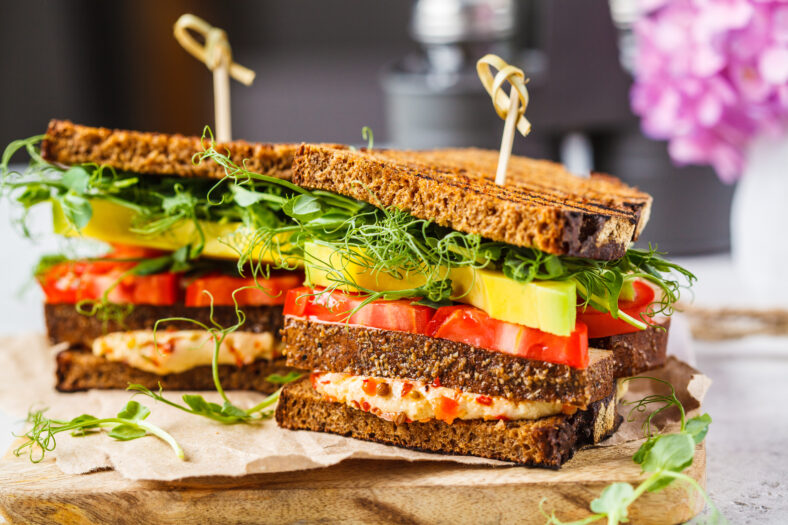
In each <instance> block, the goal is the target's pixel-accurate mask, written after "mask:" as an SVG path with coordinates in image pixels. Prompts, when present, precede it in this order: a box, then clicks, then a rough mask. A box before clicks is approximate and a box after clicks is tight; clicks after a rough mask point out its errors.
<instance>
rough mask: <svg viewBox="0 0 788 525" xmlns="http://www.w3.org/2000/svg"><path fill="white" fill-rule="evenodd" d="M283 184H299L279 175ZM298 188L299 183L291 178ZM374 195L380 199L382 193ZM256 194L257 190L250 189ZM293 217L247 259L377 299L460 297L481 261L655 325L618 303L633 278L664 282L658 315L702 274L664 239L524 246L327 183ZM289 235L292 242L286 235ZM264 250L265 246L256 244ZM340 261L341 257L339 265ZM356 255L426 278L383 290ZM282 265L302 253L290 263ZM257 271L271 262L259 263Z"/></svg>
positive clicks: (232, 173) (290, 212)
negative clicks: (647, 243) (454, 276)
mask: <svg viewBox="0 0 788 525" xmlns="http://www.w3.org/2000/svg"><path fill="white" fill-rule="evenodd" d="M199 158H200V159H203V158H211V159H213V160H214V161H216V162H219V163H220V165H222V166H223V167H224V168H225V171H226V173H227V174H228V176H229V177H231V178H232V179H233V180H236V181H241V182H244V181H250V180H254V178H255V177H258V176H259V175H258V174H255V173H253V172H250V171H248V170H247V169H246V167H245V166H239V165H237V164H235V163H233V162H232V160H231V159H230V158H229V157H228V156H227V155H224V154H222V153H221V152H219V151H217V150H216V148H215V145H214V144H213V143H211V144H207V145H206V149H205V151H204V152H203V153H201V154H200V157H199ZM269 182H271V183H274V184H282V185H285V184H287V185H289V184H290V183H284V182H283V181H279V180H278V179H274V180H271V181H269ZM283 187H287V188H289V186H283ZM370 194H371V197H372V200H373V202H374V200H375V199H374V195H373V194H372V193H370ZM248 199H249V200H252V197H248ZM281 211H282V212H283V213H284V214H285V215H286V216H287V217H288V218H289V219H290V220H289V221H282V222H281V223H280V224H279V225H278V226H277V225H271V223H269V224H260V225H258V227H257V229H256V232H255V236H254V243H252V244H254V247H251V246H250V247H249V248H248V249H247V250H246V252H244V253H242V254H241V257H240V261H239V265H241V264H247V263H249V262H254V259H255V257H254V254H255V253H258V254H259V253H274V254H277V255H278V256H279V258H280V259H281V260H284V259H285V258H289V259H288V260H289V261H292V260H293V258H295V259H301V260H304V262H305V263H306V264H307V265H308V266H311V267H315V268H317V269H318V270H319V271H321V272H323V273H324V274H326V276H327V279H328V280H329V281H330V282H331V283H332V284H331V285H330V286H328V287H327V288H326V290H325V291H323V292H322V293H330V292H332V291H333V290H335V289H337V288H340V289H355V290H358V291H360V292H362V293H364V294H365V295H366V296H367V298H368V300H367V301H365V302H364V303H363V304H362V305H361V306H359V308H360V307H363V306H364V305H365V304H367V303H368V302H369V301H372V300H377V299H384V300H394V299H402V298H412V297H418V298H421V299H420V300H419V301H420V302H422V304H430V305H441V304H447V303H448V301H451V300H457V299H459V298H460V297H459V296H456V295H452V287H451V282H450V281H449V279H448V276H449V272H450V271H451V269H452V268H460V267H471V268H479V269H481V268H486V269H491V270H499V271H502V272H503V273H504V275H506V276H507V277H509V278H511V279H513V280H515V281H517V282H521V283H528V282H531V281H535V280H536V281H542V280H572V281H574V282H575V283H576V285H577V291H578V295H579V296H580V298H581V299H582V301H583V302H584V303H585V304H586V305H590V306H592V307H594V308H596V309H598V310H601V311H604V312H610V314H611V315H612V316H613V317H614V318H620V319H622V320H624V321H626V322H628V323H629V324H632V325H634V326H636V327H638V328H641V329H643V328H646V326H647V324H648V323H649V322H650V320H649V319H648V318H645V319H635V318H633V317H631V316H629V315H627V314H626V313H625V312H622V311H619V309H618V302H619V299H620V297H621V294H622V291H623V290H624V289H625V286H626V285H627V283H629V282H630V281H632V280H634V279H643V280H646V281H648V282H650V283H651V284H653V285H654V286H656V287H657V288H659V290H660V292H661V293H660V294H659V296H658V299H657V302H655V303H654V304H653V305H651V307H650V311H649V312H648V313H649V314H650V316H656V315H658V314H668V315H669V314H671V313H672V308H673V305H674V304H675V303H676V302H677V301H678V300H679V296H680V291H681V288H682V287H684V286H687V285H691V284H692V282H693V281H694V280H695V276H694V275H693V274H692V273H690V272H689V271H687V270H685V269H684V268H682V267H680V266H678V265H676V264H674V263H671V262H669V261H667V260H665V259H664V258H662V255H664V254H662V253H660V252H658V251H657V249H656V248H651V247H650V248H649V249H648V250H639V249H630V250H628V251H627V252H626V254H625V255H624V256H623V257H622V258H620V259H618V260H615V261H597V260H592V259H585V258H579V257H564V256H557V255H552V254H548V253H545V252H542V251H540V250H537V249H534V248H522V247H517V246H512V245H508V244H505V243H501V242H493V241H489V240H486V239H483V238H482V237H480V236H479V235H475V234H467V233H461V232H458V231H455V230H451V229H450V228H445V227H441V226H438V225H437V224H435V223H433V222H431V221H428V220H424V219H418V218H416V217H413V216H412V215H410V214H409V213H407V212H405V211H402V210H400V209H397V208H394V207H383V206H373V205H371V204H368V203H365V202H361V201H358V200H355V199H351V198H348V197H343V196H339V195H336V194H331V193H329V192H325V191H309V190H306V189H303V188H298V192H295V191H294V192H293V193H292V194H291V195H290V197H288V198H287V200H286V201H285V203H284V204H283V205H282V207H281ZM282 239H286V241H284V242H283V241H282ZM308 242H309V243H317V244H321V245H323V246H327V247H329V248H330V251H331V252H332V253H334V254H335V257H336V258H335V259H333V264H332V261H321V260H317V259H316V258H314V257H310V256H309V255H308V254H306V253H305V252H304V246H305V244H306V243H308ZM255 251H256V252H255ZM337 263H339V264H337ZM349 263H352V264H354V265H357V266H359V267H360V268H361V269H362V270H366V272H368V273H369V274H371V275H376V276H390V277H394V278H398V279H402V278H403V277H405V276H420V277H421V280H422V281H423V284H422V285H420V286H417V287H414V288H410V289H407V290H398V291H384V292H381V291H377V290H373V289H369V288H365V287H363V286H359V283H356V282H353V281H352V280H351V279H350V278H348V276H347V275H346V274H345V272H344V271H342V269H341V267H342V266H343V265H345V264H349ZM280 264H281V265H282V267H288V265H292V262H287V263H280ZM253 271H255V273H257V272H259V271H263V269H262V268H257V269H255V268H253Z"/></svg>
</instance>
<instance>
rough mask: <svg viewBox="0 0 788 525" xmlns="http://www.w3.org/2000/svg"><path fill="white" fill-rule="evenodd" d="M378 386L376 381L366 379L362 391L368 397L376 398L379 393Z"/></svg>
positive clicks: (362, 384)
mask: <svg viewBox="0 0 788 525" xmlns="http://www.w3.org/2000/svg"><path fill="white" fill-rule="evenodd" d="M377 388H378V384H377V382H375V380H374V379H369V378H367V379H365V380H364V381H362V383H361V390H363V391H364V393H365V394H367V395H368V396H374V395H375V394H376V393H377Z"/></svg>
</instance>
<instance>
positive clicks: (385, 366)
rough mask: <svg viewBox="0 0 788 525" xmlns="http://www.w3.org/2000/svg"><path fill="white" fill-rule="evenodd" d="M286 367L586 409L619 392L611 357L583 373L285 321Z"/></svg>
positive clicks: (598, 355)
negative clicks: (421, 383) (435, 385)
mask: <svg viewBox="0 0 788 525" xmlns="http://www.w3.org/2000/svg"><path fill="white" fill-rule="evenodd" d="M282 335H283V339H284V341H285V348H284V353H285V355H286V356H287V364H288V365H289V366H292V367H294V368H301V369H305V370H320V371H324V372H343V373H348V374H354V375H368V376H379V377H396V378H400V377H403V378H409V379H414V380H419V381H426V382H428V383H431V382H433V381H435V380H438V381H439V382H440V385H441V386H445V387H449V388H459V389H462V390H467V391H470V392H475V393H477V394H484V395H488V396H502V397H506V398H508V399H513V400H530V401H558V402H562V403H567V404H572V405H576V406H579V407H585V406H587V405H589V404H590V403H592V402H593V401H596V400H598V399H602V398H604V397H607V396H608V395H610V393H611V392H612V391H613V390H614V389H615V381H614V378H613V370H614V366H615V364H614V362H613V355H612V353H610V352H604V351H600V350H592V358H591V364H590V365H589V367H588V368H586V369H584V370H581V369H577V368H572V367H570V366H566V365H559V364H555V363H547V362H545V361H535V360H532V359H526V358H523V357H518V356H515V355H511V354H504V353H502V352H493V351H490V350H485V349H483V348H477V347H474V346H471V345H467V344H464V343H457V342H454V341H449V340H447V339H437V338H433V337H427V336H424V335H419V334H411V333H407V332H394V331H387V330H379V329H377V328H367V327H363V326H348V325H344V324H332V323H322V322H317V321H308V320H305V319H301V318H298V317H293V316H285V323H284V328H283V329H282Z"/></svg>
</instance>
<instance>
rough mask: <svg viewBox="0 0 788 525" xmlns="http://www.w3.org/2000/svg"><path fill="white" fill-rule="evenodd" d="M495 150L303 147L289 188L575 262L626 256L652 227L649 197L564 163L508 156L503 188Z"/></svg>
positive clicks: (297, 153) (295, 161) (299, 150)
mask: <svg viewBox="0 0 788 525" xmlns="http://www.w3.org/2000/svg"><path fill="white" fill-rule="evenodd" d="M497 159H498V154H497V152H494V151H488V150H481V149H442V150H432V151H394V150H350V149H338V148H333V147H330V146H325V145H318V144H303V145H302V146H301V147H300V148H299V149H298V151H297V152H296V154H295V158H294V161H293V182H295V183H296V184H298V185H300V186H303V187H305V188H309V189H321V190H327V191H332V192H335V193H339V194H342V195H346V196H349V197H353V198H356V199H359V200H363V201H366V202H369V203H371V204H374V205H377V206H394V207H397V208H399V209H402V210H405V211H407V212H408V213H410V214H412V215H413V216H415V217H418V218H421V219H427V220H432V221H434V222H435V223H437V224H439V225H441V226H447V227H450V228H452V229H455V230H458V231H461V232H465V233H476V234H479V235H481V236H483V237H486V238H488V239H492V240H494V241H501V242H505V243H508V244H512V245H515V246H523V247H535V248H538V249H540V250H542V251H545V252H548V253H552V254H556V255H567V256H575V257H587V258H591V259H600V260H613V259H617V258H620V257H622V256H623V255H624V253H625V252H626V250H627V247H628V246H629V244H630V243H631V242H632V241H634V240H636V239H637V237H638V234H639V233H640V231H641V230H642V229H643V227H644V226H645V224H646V222H647V221H648V217H649V213H650V210H651V196H649V195H648V194H646V193H643V192H640V191H638V190H636V189H634V188H631V187H629V186H627V185H625V184H624V183H622V182H621V181H619V180H618V179H616V178H614V177H611V176H608V175H600V174H594V175H592V176H591V177H590V178H588V179H585V178H581V177H577V176H574V175H572V174H571V173H569V172H568V171H566V169H564V168H563V166H561V165H560V164H556V163H553V162H549V161H543V160H533V159H528V158H524V157H517V156H513V157H512V158H511V160H510V162H509V167H508V170H507V181H506V184H505V185H503V186H498V185H496V184H495V182H494V178H495V167H496V165H497Z"/></svg>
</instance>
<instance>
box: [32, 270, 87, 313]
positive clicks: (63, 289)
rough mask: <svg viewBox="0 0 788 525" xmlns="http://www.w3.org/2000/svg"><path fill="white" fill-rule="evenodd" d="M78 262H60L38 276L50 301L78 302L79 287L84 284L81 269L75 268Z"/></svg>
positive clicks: (47, 299)
mask: <svg viewBox="0 0 788 525" xmlns="http://www.w3.org/2000/svg"><path fill="white" fill-rule="evenodd" d="M75 266H76V263H68V262H64V263H60V264H56V265H54V266H52V267H51V268H49V270H47V272H46V273H45V274H43V275H39V276H38V277H37V279H38V283H39V284H40V285H41V288H42V289H43V290H44V295H45V296H46V302H48V303H76V302H77V294H78V293H79V289H80V288H81V287H82V286H83V285H82V279H81V277H80V276H81V275H82V272H81V271H77V269H76V268H75Z"/></svg>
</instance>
